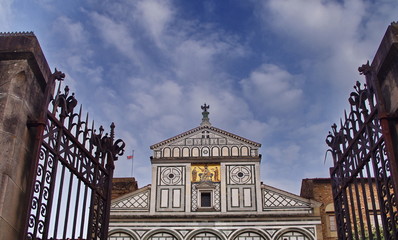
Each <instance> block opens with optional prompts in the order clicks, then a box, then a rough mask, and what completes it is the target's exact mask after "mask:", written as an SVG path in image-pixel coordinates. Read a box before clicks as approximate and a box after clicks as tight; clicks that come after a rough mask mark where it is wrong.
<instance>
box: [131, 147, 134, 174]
mask: <svg viewBox="0 0 398 240" xmlns="http://www.w3.org/2000/svg"><path fill="white" fill-rule="evenodd" d="M131 156H132V157H133V158H132V159H131V177H134V150H132V151H131Z"/></svg>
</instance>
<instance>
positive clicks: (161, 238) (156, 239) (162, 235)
mask: <svg viewBox="0 0 398 240" xmlns="http://www.w3.org/2000/svg"><path fill="white" fill-rule="evenodd" d="M148 240H177V238H176V237H175V236H174V235H172V234H171V233H167V232H158V233H155V234H153V235H152V236H150V237H149V238H148Z"/></svg>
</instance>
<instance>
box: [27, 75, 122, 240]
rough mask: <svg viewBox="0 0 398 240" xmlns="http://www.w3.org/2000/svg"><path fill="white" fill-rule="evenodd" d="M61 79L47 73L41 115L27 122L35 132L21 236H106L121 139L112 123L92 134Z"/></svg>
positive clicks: (73, 237)
mask: <svg viewBox="0 0 398 240" xmlns="http://www.w3.org/2000/svg"><path fill="white" fill-rule="evenodd" d="M64 77H65V75H64V74H63V73H61V72H59V71H57V70H56V71H55V73H54V74H53V75H52V77H51V79H50V81H49V83H48V86H47V88H46V93H45V95H46V99H47V100H46V101H45V102H46V103H45V107H43V115H42V119H41V120H39V121H36V122H32V123H30V124H29V125H30V127H36V129H37V132H38V133H37V139H36V144H35V145H36V147H37V149H36V150H35V153H34V154H35V156H36V162H35V164H34V167H33V168H32V173H31V175H32V179H33V181H32V186H31V195H30V198H31V199H30V200H31V201H30V203H31V205H30V206H29V210H28V211H29V212H28V216H27V220H26V223H25V239H106V238H107V234H108V222H109V208H110V200H111V198H110V191H111V186H112V177H113V170H114V161H115V160H117V156H118V155H122V154H123V152H124V142H123V141H122V140H121V139H118V140H116V141H114V128H115V126H114V124H113V123H112V125H111V126H110V134H109V135H108V134H107V133H106V134H104V129H103V128H102V126H101V127H100V128H99V132H96V130H95V129H94V122H92V123H90V122H89V119H88V114H87V115H86V116H83V115H82V109H81V107H80V110H79V111H78V112H75V107H76V105H77V100H76V99H75V96H74V94H71V95H70V94H69V88H68V86H66V87H65V88H64V91H63V93H61V80H63V78H64ZM56 80H60V81H59V84H58V90H57V93H56V96H55V98H52V97H51V95H52V94H51V92H52V91H53V89H54V88H55V85H56ZM50 103H52V104H51V105H52V106H50Z"/></svg>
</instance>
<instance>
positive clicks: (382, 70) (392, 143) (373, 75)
mask: <svg viewBox="0 0 398 240" xmlns="http://www.w3.org/2000/svg"><path fill="white" fill-rule="evenodd" d="M359 70H360V71H361V73H362V74H364V75H365V76H366V82H367V84H368V86H369V87H370V90H371V91H373V92H374V93H375V95H376V99H377V104H378V110H379V113H378V115H379V119H380V123H381V126H382V131H383V135H384V138H385V143H386V150H387V155H388V158H389V163H390V166H389V167H390V169H389V170H390V172H391V175H392V186H393V188H394V192H395V193H398V22H393V23H391V25H390V26H388V28H387V31H386V33H385V35H384V37H383V40H382V41H381V43H380V46H379V48H378V50H377V52H376V55H375V57H374V59H373V61H372V64H371V65H369V63H368V64H366V65H363V66H362V67H361V68H360V69H359ZM395 201H396V202H398V194H395Z"/></svg>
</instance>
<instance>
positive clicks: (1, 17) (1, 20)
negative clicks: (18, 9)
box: [0, 0, 14, 32]
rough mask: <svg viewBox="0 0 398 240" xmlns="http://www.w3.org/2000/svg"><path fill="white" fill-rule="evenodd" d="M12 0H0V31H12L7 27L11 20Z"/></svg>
mask: <svg viewBox="0 0 398 240" xmlns="http://www.w3.org/2000/svg"><path fill="white" fill-rule="evenodd" d="M13 2H14V1H13V0H0V26H1V28H2V30H0V32H2V31H12V30H10V29H9V27H10V26H11V22H12V16H13V15H12V8H11V6H12V4H13Z"/></svg>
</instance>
